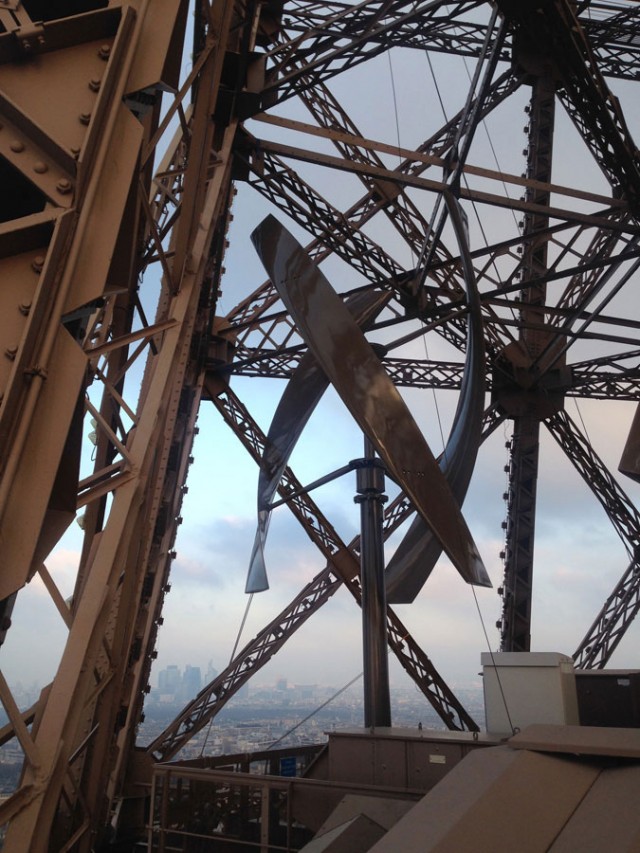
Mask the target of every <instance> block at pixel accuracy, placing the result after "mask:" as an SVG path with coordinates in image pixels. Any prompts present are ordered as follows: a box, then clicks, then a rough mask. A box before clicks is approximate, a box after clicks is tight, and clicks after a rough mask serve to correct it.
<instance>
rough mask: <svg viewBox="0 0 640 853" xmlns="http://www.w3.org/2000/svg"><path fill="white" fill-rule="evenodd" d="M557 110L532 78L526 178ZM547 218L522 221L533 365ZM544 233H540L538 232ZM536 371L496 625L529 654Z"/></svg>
mask: <svg viewBox="0 0 640 853" xmlns="http://www.w3.org/2000/svg"><path fill="white" fill-rule="evenodd" d="M554 113H555V83H554V80H553V77H552V76H551V74H549V73H543V74H540V75H539V76H536V77H535V78H534V79H533V83H532V96H531V103H530V107H529V128H528V133H529V149H528V152H527V157H528V161H527V177H529V178H535V179H537V180H539V181H541V182H548V181H550V180H551V155H552V141H553V127H554ZM528 197H529V198H528V200H530V201H532V202H535V203H536V204H538V205H545V206H548V204H549V201H550V198H549V193H548V191H547V190H546V189H543V188H539V189H530V190H529V191H528ZM548 224H549V217H548V216H547V215H546V214H545V213H530V214H527V215H526V216H525V219H524V223H523V241H522V242H523V262H522V281H523V289H522V293H521V297H522V302H523V307H522V310H521V313H520V321H521V326H520V328H521V332H520V344H521V352H522V353H523V355H524V360H525V362H526V361H529V362H533V361H534V360H535V358H536V356H537V355H539V353H540V352H541V351H542V349H543V347H544V345H545V343H546V342H547V340H548V333H547V332H545V331H544V330H543V328H542V327H543V326H544V324H545V302H546V295H547V288H546V280H545V273H546V271H547V254H548V237H547V236H546V235H544V231H545V229H546V228H547V227H548ZM541 232H542V235H544V236H540V235H541ZM537 378H538V377H537V374H536V373H535V371H534V370H527V369H526V368H525V370H522V369H521V370H520V372H519V375H518V378H517V380H516V381H517V383H518V384H519V385H520V386H521V390H522V393H521V394H520V405H519V407H518V413H517V415H516V416H515V417H514V432H513V441H512V444H511V464H510V467H509V488H508V502H509V503H508V521H507V533H506V537H507V542H506V549H505V576H504V603H503V613H502V624H501V631H502V636H501V648H502V650H503V651H510V652H519V651H529V648H530V644H531V596H532V591H533V585H532V584H533V550H534V535H535V517H536V512H535V509H536V485H537V479H538V456H539V447H540V421H541V419H542V418H543V417H544V416H545V414H546V412H545V410H544V406H541V405H540V402H541V401H540V399H539V397H540V394H539V390H538V388H537V386H536V383H537Z"/></svg>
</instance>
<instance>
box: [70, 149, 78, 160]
mask: <svg viewBox="0 0 640 853" xmlns="http://www.w3.org/2000/svg"><path fill="white" fill-rule="evenodd" d="M70 151H71V153H72V154H73V157H74V159H75V160H77V159H78V157H79V156H80V149H79V148H71V149H70Z"/></svg>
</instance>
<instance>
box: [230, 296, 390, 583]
mask: <svg viewBox="0 0 640 853" xmlns="http://www.w3.org/2000/svg"><path fill="white" fill-rule="evenodd" d="M388 301H389V294H388V293H385V292H383V291H364V292H362V293H356V294H354V295H353V296H352V297H350V298H349V299H346V300H345V304H346V306H347V308H348V310H349V311H350V312H351V314H352V316H353V317H354V319H355V321H356V322H357V323H358V325H359V326H362V325H366V324H367V323H368V322H370V321H371V319H372V317H374V316H376V315H377V314H378V313H379V312H380V311H381V309H382V308H383V307H384V305H385V304H386V303H387V302H388ZM328 386H329V380H328V378H327V375H326V373H325V372H324V370H323V369H322V368H321V367H320V365H319V364H318V362H317V360H316V358H315V356H314V354H313V353H312V352H311V351H309V352H307V353H305V355H304V356H303V357H302V359H301V361H300V364H299V365H298V367H297V368H296V370H295V371H294V373H293V376H292V377H291V379H290V380H289V382H288V383H287V386H286V388H285V390H284V393H283V395H282V397H281V399H280V402H279V404H278V408H277V409H276V411H275V413H274V415H273V418H272V421H271V426H270V427H269V433H268V435H267V443H266V446H265V450H264V453H263V456H262V459H261V460H260V476H259V478H258V529H257V530H256V535H255V540H254V543H253V550H252V552H251V558H250V561H249V571H248V574H247V583H246V587H245V592H263V591H264V590H266V589H268V588H269V583H268V580H267V570H266V565H265V559H264V549H265V544H266V539H267V531H268V528H269V521H270V518H271V512H270V510H269V505H270V504H271V502H272V501H273V498H274V495H275V493H276V490H277V488H278V484H279V483H280V480H281V479H282V475H283V474H284V470H285V468H286V467H287V464H288V462H289V457H290V456H291V453H292V452H293V449H294V447H295V446H296V444H297V442H298V439H299V438H300V435H301V434H302V431H303V429H304V427H305V426H306V424H307V422H308V420H309V418H310V417H311V415H312V413H313V411H314V409H315V407H316V406H317V405H318V403H319V402H320V400H321V398H322V395H323V394H324V392H325V391H326V389H327V387H328Z"/></svg>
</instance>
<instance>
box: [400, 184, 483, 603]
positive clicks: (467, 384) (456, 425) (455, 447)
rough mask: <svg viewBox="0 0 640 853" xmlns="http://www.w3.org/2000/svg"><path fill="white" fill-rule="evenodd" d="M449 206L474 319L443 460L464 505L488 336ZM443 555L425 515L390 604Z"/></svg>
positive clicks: (412, 534)
mask: <svg viewBox="0 0 640 853" xmlns="http://www.w3.org/2000/svg"><path fill="white" fill-rule="evenodd" d="M445 201H446V203H447V207H448V208H449V215H450V217H451V222H452V224H453V227H454V230H455V233H456V239H457V241H458V247H459V249H460V256H461V259H462V270H463V275H464V280H465V285H466V289H467V302H468V305H469V315H468V320H467V352H466V357H465V366H464V375H463V379H462V387H461V390H460V397H459V399H458V406H457V408H456V413H455V417H454V420H453V426H452V428H451V433H450V435H449V439H448V441H447V445H446V447H445V449H444V452H443V454H442V456H441V457H440V459H439V460H438V461H439V465H440V470H441V471H442V473H443V474H444V476H445V477H446V480H447V482H448V483H449V486H450V488H451V491H452V492H453V495H454V497H455V499H456V500H457V502H458V504H459V505H460V506H462V503H463V501H464V499H465V496H466V494H467V489H468V488H469V482H470V480H471V475H472V474H473V469H474V467H475V463H476V456H477V454H478V447H479V446H480V435H481V432H482V415H483V411H484V396H485V382H484V365H485V358H484V335H483V330H482V315H481V313H480V298H479V296H478V290H477V287H476V281H475V275H474V272H473V264H472V262H471V256H470V253H469V241H468V238H467V231H466V224H465V221H464V214H463V213H462V210H461V208H460V204H459V202H458V200H457V199H456V198H455V197H454V196H453V195H452V194H451V193H449V192H447V193H445ZM441 553H442V547H441V545H440V543H439V541H438V540H437V539H436V537H435V536H434V535H433V532H432V530H431V529H430V527H429V526H428V525H427V524H425V522H424V519H423V518H422V516H421V515H416V517H415V519H414V521H413V523H412V524H411V526H410V527H409V530H408V531H407V533H406V535H405V537H404V539H403V540H402V541H401V542H400V544H399V545H398V547H397V549H396V551H395V553H394V554H393V556H392V557H391V559H390V560H389V563H388V565H387V570H386V573H385V581H386V588H387V601H388V602H389V604H409V603H410V602H412V601H413V600H414V599H415V597H416V596H417V594H418V593H419V592H420V590H421V589H422V587H423V586H424V584H425V582H426V581H427V578H428V577H429V575H430V574H431V572H432V570H433V567H434V566H435V564H436V562H437V561H438V557H439V556H440V554H441Z"/></svg>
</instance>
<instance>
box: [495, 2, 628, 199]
mask: <svg viewBox="0 0 640 853" xmlns="http://www.w3.org/2000/svg"><path fill="white" fill-rule="evenodd" d="M498 6H499V7H500V9H501V10H502V12H503V13H504V14H505V16H506V17H507V18H508V19H509V20H510V21H512V22H513V23H514V24H515V27H516V34H515V37H514V53H515V60H516V61H517V62H520V61H522V62H524V63H525V65H526V63H527V62H528V59H527V57H528V55H529V54H530V53H531V52H532V51H533V52H534V53H537V54H538V59H537V62H538V63H540V62H541V61H543V62H545V61H546V62H548V63H550V64H551V65H552V68H553V72H552V73H553V74H554V76H555V77H556V78H557V79H558V82H559V89H558V94H559V97H560V98H561V99H562V100H563V101H564V103H565V106H566V107H567V110H568V112H569V114H570V116H571V118H572V119H573V121H574V122H575V123H576V126H577V127H578V128H579V130H580V133H581V136H582V138H583V139H584V140H585V141H586V142H587V144H588V145H589V147H590V148H591V150H592V152H593V154H594V157H595V159H596V160H597V162H598V163H599V164H600V166H601V168H602V169H603V171H604V173H605V174H606V176H607V177H608V179H609V181H610V183H611V185H612V187H613V188H614V193H615V192H621V193H624V194H625V195H626V196H627V198H629V200H630V201H631V203H632V204H633V206H634V209H635V210H636V213H637V205H638V199H639V197H640V168H639V167H638V163H637V158H636V153H635V152H636V149H635V145H634V144H633V141H632V139H631V136H630V134H629V130H628V128H627V125H626V121H625V119H624V116H623V114H622V111H621V110H620V105H619V103H618V101H617V99H616V98H615V97H614V95H613V94H612V93H611V91H610V90H609V88H608V86H607V84H606V83H605V80H604V77H603V75H602V72H601V71H600V68H599V66H598V62H597V58H596V56H595V54H594V52H593V50H592V47H591V44H590V41H589V38H588V36H587V34H586V33H585V31H584V30H583V28H582V26H581V22H580V21H579V19H578V18H577V17H576V14H575V12H574V10H573V8H572V5H571V4H570V3H569V2H568V0H543V2H541V3H539V4H538V5H537V6H536V7H535V8H534V7H533V6H531V5H529V4H526V3H518V2H513V0H499V2H498ZM637 20H638V19H637V15H636V25H637ZM532 70H533V73H538V72H537V71H536V70H534V69H532Z"/></svg>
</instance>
